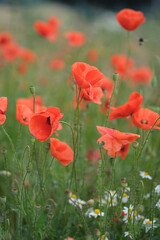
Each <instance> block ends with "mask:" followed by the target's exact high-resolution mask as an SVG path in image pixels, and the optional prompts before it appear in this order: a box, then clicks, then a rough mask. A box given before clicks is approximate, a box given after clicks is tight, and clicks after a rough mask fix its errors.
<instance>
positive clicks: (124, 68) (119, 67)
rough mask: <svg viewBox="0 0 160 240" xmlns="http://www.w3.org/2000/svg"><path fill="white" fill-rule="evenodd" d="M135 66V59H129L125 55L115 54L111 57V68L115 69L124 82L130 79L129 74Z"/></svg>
mask: <svg viewBox="0 0 160 240" xmlns="http://www.w3.org/2000/svg"><path fill="white" fill-rule="evenodd" d="M134 64H135V63H134V61H133V59H132V58H128V57H127V56H126V55H124V54H114V55H112V57H111V67H113V68H114V69H115V72H116V73H118V74H119V76H120V77H121V78H122V79H123V80H126V79H127V78H128V77H129V73H130V71H131V69H132V68H133V66H134Z"/></svg>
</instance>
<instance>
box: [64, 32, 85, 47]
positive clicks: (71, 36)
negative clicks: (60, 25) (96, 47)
mask: <svg viewBox="0 0 160 240" xmlns="http://www.w3.org/2000/svg"><path fill="white" fill-rule="evenodd" d="M64 36H65V38H67V39H68V42H69V45H70V46H71V47H80V46H82V45H84V44H85V41H86V38H85V35H84V33H82V32H76V31H72V32H66V33H65V34H64Z"/></svg>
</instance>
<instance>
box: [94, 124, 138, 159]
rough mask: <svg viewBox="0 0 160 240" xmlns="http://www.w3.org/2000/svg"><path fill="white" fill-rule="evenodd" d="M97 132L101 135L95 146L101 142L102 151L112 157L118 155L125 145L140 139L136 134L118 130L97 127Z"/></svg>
mask: <svg viewBox="0 0 160 240" xmlns="http://www.w3.org/2000/svg"><path fill="white" fill-rule="evenodd" d="M97 130H98V131H99V132H100V134H102V137H100V138H99V139H98V140H97V144H98V143H100V142H102V141H103V142H104V146H103V147H104V149H106V150H108V155H109V156H112V157H113V156H115V153H117V152H119V153H120V151H122V148H123V147H124V145H127V144H129V143H131V142H132V141H135V140H136V139H137V138H139V137H140V135H137V134H133V133H124V132H120V131H118V130H114V129H111V128H106V127H100V126H97ZM119 153H118V154H119ZM121 155H122V154H121Z"/></svg>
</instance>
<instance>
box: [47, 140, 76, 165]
mask: <svg viewBox="0 0 160 240" xmlns="http://www.w3.org/2000/svg"><path fill="white" fill-rule="evenodd" d="M50 143H51V144H50V150H51V155H52V156H53V157H55V158H57V159H58V161H60V163H61V164H62V165H63V166H67V165H68V164H69V163H70V162H72V161H73V158H74V153H73V151H72V149H71V148H70V147H69V146H68V144H67V143H65V142H61V141H60V140H58V139H56V138H51V139H50Z"/></svg>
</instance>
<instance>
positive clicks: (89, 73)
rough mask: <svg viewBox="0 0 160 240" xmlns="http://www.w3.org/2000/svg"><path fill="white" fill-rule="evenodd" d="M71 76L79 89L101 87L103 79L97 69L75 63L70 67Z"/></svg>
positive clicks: (82, 63) (81, 63)
mask: <svg viewBox="0 0 160 240" xmlns="http://www.w3.org/2000/svg"><path fill="white" fill-rule="evenodd" d="M72 75H73V77H74V79H75V81H76V83H77V85H78V87H79V88H81V89H82V88H90V89H91V88H97V87H101V85H102V83H103V79H104V75H103V73H101V72H100V71H99V70H98V68H96V67H93V66H90V65H89V64H87V63H84V62H75V63H74V64H73V65H72Z"/></svg>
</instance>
